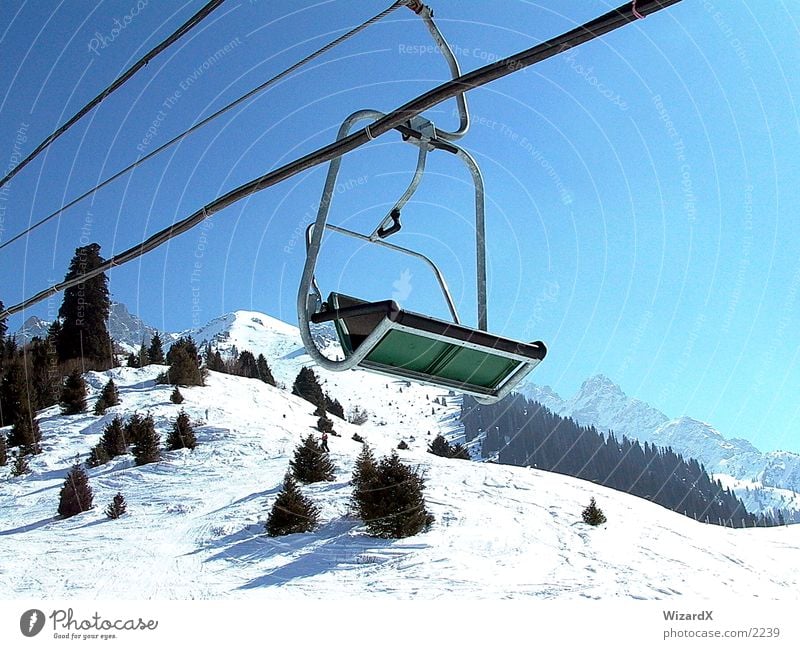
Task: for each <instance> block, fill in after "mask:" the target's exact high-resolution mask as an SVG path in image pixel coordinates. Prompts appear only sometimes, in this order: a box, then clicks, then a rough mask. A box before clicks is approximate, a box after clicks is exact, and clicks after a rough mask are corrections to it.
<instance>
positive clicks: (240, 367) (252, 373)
mask: <svg viewBox="0 0 800 649" xmlns="http://www.w3.org/2000/svg"><path fill="white" fill-rule="evenodd" d="M236 374H237V375H239V376H244V377H246V378H248V379H257V378H258V363H256V357H255V356H253V354H252V352H249V351H247V350H245V351H243V352H242V353H241V354H239V358H238V359H236Z"/></svg>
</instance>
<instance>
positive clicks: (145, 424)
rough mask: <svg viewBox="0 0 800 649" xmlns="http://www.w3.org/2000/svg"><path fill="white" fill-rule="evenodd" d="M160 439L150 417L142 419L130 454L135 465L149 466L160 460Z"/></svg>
mask: <svg viewBox="0 0 800 649" xmlns="http://www.w3.org/2000/svg"><path fill="white" fill-rule="evenodd" d="M160 444H161V437H160V436H159V434H158V433H157V432H156V427H155V423H154V422H153V418H152V417H151V416H150V415H147V417H145V418H144V419H142V425H141V430H139V432H138V434H137V439H136V441H135V442H134V444H133V448H132V449H131V453H133V457H134V459H135V460H136V465H137V466H141V465H143V464H150V463H151V462H158V461H159V460H160V459H161V446H160Z"/></svg>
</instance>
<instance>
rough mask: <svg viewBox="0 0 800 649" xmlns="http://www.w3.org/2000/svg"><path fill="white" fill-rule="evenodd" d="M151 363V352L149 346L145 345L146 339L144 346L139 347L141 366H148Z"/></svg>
mask: <svg viewBox="0 0 800 649" xmlns="http://www.w3.org/2000/svg"><path fill="white" fill-rule="evenodd" d="M148 365H150V353H149V352H148V351H147V347H145V346H144V341H142V346H141V347H139V367H147V366H148Z"/></svg>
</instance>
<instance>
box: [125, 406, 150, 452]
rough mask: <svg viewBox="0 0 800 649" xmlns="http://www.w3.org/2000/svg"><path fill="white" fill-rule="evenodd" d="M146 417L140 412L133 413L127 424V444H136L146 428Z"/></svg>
mask: <svg viewBox="0 0 800 649" xmlns="http://www.w3.org/2000/svg"><path fill="white" fill-rule="evenodd" d="M145 427H146V425H145V419H144V417H142V416H141V415H140V414H139V413H138V412H135V413H133V414H132V415H131V416H130V417H129V418H128V421H127V423H126V424H125V428H124V432H123V438H124V439H125V442H126V446H127V445H128V444H131V445H132V444H136V442H137V441H138V440H139V438H140V437H141V436H142V434H143V431H144V429H145Z"/></svg>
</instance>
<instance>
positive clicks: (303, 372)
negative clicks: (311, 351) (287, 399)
mask: <svg viewBox="0 0 800 649" xmlns="http://www.w3.org/2000/svg"><path fill="white" fill-rule="evenodd" d="M292 394H296V395H297V396H298V397H302V398H303V399H305V400H306V401H308V402H310V403H313V404H314V405H315V406H317V407H318V408H320V407H321V408H322V409H323V411H324V409H325V395H324V394H323V392H322V386H321V385H320V384H319V380H318V379H317V375H316V374H314V370H312V369H310V368H308V367H303V368H300V372H299V373H298V375H297V378H295V380H294V385H293V386H292Z"/></svg>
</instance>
